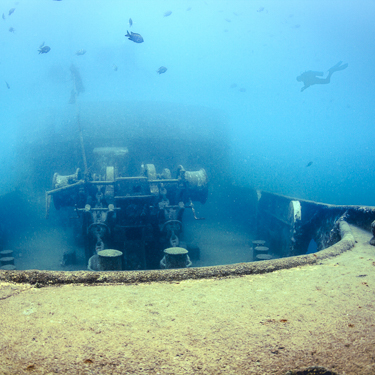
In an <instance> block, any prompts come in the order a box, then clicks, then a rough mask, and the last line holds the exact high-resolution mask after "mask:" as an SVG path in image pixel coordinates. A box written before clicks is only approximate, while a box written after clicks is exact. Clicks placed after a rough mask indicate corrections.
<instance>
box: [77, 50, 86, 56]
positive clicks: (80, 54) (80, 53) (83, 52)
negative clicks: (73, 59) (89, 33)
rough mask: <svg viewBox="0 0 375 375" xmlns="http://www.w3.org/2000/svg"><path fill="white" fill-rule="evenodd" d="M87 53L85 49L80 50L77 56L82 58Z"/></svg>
mask: <svg viewBox="0 0 375 375" xmlns="http://www.w3.org/2000/svg"><path fill="white" fill-rule="evenodd" d="M85 53H86V50H85V49H79V50H78V51H77V52H76V55H77V56H82V55H84V54H85Z"/></svg>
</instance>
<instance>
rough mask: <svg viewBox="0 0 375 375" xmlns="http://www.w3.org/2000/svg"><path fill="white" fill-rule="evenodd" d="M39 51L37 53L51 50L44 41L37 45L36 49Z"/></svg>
mask: <svg viewBox="0 0 375 375" xmlns="http://www.w3.org/2000/svg"><path fill="white" fill-rule="evenodd" d="M38 51H39V54H41V53H48V52H49V51H51V48H50V47H48V46H45V45H44V43H43V44H42V45H41V46H40V47H39V49H38Z"/></svg>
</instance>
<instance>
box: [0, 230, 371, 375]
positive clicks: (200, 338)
mask: <svg viewBox="0 0 375 375" xmlns="http://www.w3.org/2000/svg"><path fill="white" fill-rule="evenodd" d="M351 229H352V232H353V235H354V238H355V240H356V241H357V243H356V245H355V246H354V248H352V249H351V250H349V251H346V252H344V253H342V254H341V255H339V256H337V257H335V258H329V259H326V260H322V261H321V262H319V264H316V265H306V266H302V267H301V266H299V267H295V268H291V269H283V270H278V271H274V272H271V273H267V274H257V275H247V276H240V277H228V278H213V279H200V280H182V281H172V282H154V283H140V284H126V285H108V284H104V285H83V284H69V285H60V286H46V287H42V288H38V287H35V285H34V286H33V285H29V284H16V283H10V282H5V281H2V282H1V283H0V314H1V320H0V332H1V335H0V374H4V375H6V374H55V373H57V374H286V373H288V371H289V374H310V373H314V374H327V375H328V374H340V375H349V374H350V375H362V374H363V375H364V374H368V375H370V374H371V375H373V374H375V247H373V246H371V245H369V240H370V238H371V234H370V233H368V232H364V231H362V230H360V229H358V228H355V227H351ZM308 367H315V370H312V369H310V370H309V371H307V370H305V371H303V369H306V368H308ZM319 367H324V368H326V369H327V371H326V372H324V371H323V370H322V369H319ZM298 371H300V372H298Z"/></svg>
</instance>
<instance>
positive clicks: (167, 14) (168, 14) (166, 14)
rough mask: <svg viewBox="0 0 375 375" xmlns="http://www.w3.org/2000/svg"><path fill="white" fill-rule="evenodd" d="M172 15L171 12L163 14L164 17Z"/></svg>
mask: <svg viewBox="0 0 375 375" xmlns="http://www.w3.org/2000/svg"><path fill="white" fill-rule="evenodd" d="M171 14H172V11H171V10H168V11H167V12H165V13H164V17H168V16H170V15H171Z"/></svg>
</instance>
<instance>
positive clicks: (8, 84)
mask: <svg viewBox="0 0 375 375" xmlns="http://www.w3.org/2000/svg"><path fill="white" fill-rule="evenodd" d="M5 84H6V85H7V88H8V89H10V86H9V83H8V82H7V81H5Z"/></svg>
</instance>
